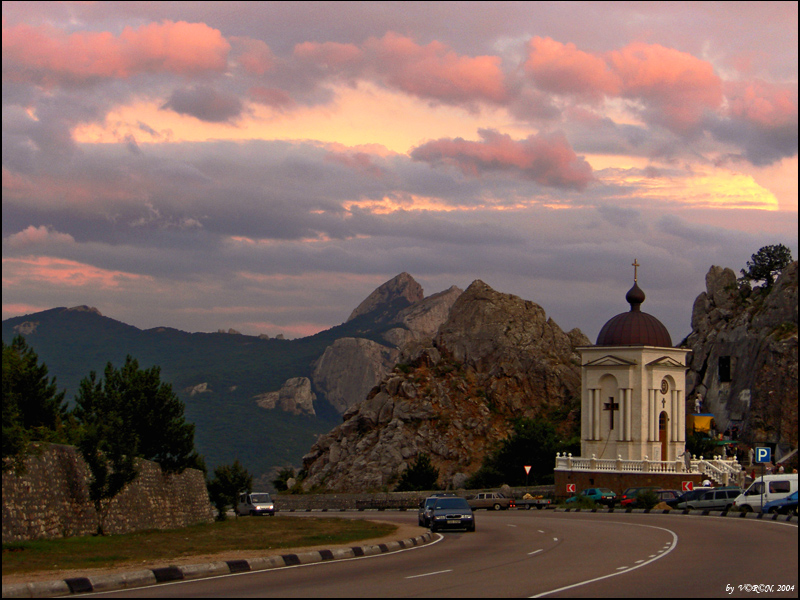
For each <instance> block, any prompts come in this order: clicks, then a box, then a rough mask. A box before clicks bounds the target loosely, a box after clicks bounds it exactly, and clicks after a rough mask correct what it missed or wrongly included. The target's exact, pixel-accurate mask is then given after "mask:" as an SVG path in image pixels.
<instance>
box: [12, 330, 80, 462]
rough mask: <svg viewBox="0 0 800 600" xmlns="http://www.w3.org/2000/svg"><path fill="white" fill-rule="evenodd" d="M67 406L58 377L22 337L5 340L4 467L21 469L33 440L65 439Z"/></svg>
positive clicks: (59, 440) (66, 434) (53, 440)
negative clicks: (57, 384) (40, 360)
mask: <svg viewBox="0 0 800 600" xmlns="http://www.w3.org/2000/svg"><path fill="white" fill-rule="evenodd" d="M67 423H68V417H67V406H66V403H65V402H64V392H63V391H61V392H59V391H58V389H57V386H56V379H55V377H53V378H52V380H51V379H50V378H49V377H48V376H47V366H46V365H45V364H44V363H42V364H41V365H40V364H39V357H38V356H37V354H36V352H34V351H33V349H32V348H30V347H29V346H28V345H27V343H26V342H25V339H24V338H23V337H22V336H19V335H18V336H16V337H14V339H13V340H12V342H11V344H10V345H6V344H5V342H3V458H4V459H5V458H10V459H12V460H9V461H6V460H4V461H3V470H7V469H10V468H12V466H13V467H14V468H15V469H16V470H19V469H21V465H22V459H23V457H24V455H25V453H26V452H27V450H28V443H29V442H31V441H47V442H65V441H67V439H68V435H69V431H68V427H67Z"/></svg>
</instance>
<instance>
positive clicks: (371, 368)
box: [312, 273, 462, 414]
mask: <svg viewBox="0 0 800 600" xmlns="http://www.w3.org/2000/svg"><path fill="white" fill-rule="evenodd" d="M461 293H462V292H461V290H460V289H459V288H457V287H455V286H453V287H451V288H450V289H448V290H445V291H444V292H440V293H438V294H433V295H431V296H428V297H427V298H425V297H423V290H422V286H420V285H419V284H418V283H417V282H416V281H415V280H414V279H413V278H412V277H411V275H409V274H408V273H401V274H400V275H398V276H397V277H395V278H393V279H391V280H389V281H387V282H386V283H384V284H383V285H381V286H380V287H379V288H378V289H376V290H375V291H374V292H373V293H372V294H370V295H369V297H368V298H367V299H366V300H365V301H364V302H362V303H361V304H360V305H359V307H358V308H357V309H356V310H354V311H353V313H352V315H351V316H350V319H348V321H352V320H353V319H355V318H357V317H364V318H368V317H369V318H372V319H374V320H375V321H378V322H381V323H383V326H384V328H387V330H386V331H385V332H384V333H383V334H382V336H381V337H382V338H383V340H384V341H385V342H386V343H385V344H382V343H379V342H376V341H373V340H369V339H366V338H340V339H338V340H336V342H334V343H333V344H332V345H331V346H329V347H328V348H326V349H325V352H324V353H323V355H322V356H321V357H320V358H319V359H318V360H317V362H316V363H315V365H314V374H313V376H312V377H313V382H314V389H315V390H316V391H317V393H318V394H320V395H321V396H324V397H325V398H326V399H327V401H328V402H329V403H330V404H331V405H332V406H333V407H334V408H335V409H336V410H337V411H339V413H342V414H343V413H344V412H345V411H346V410H347V409H348V408H350V407H351V406H353V405H354V404H356V403H357V402H360V401H362V400H363V399H364V398H365V397H366V395H367V393H368V392H369V391H370V390H371V389H372V388H373V387H374V386H375V385H377V384H378V382H380V381H381V379H383V377H384V376H385V375H386V374H387V373H389V371H391V369H392V367H394V365H395V364H396V363H397V361H398V359H399V357H400V353H401V351H402V349H403V348H406V347H407V346H408V345H409V344H413V343H430V340H431V338H432V337H433V335H434V334H435V333H436V331H437V330H438V329H439V326H440V325H441V324H442V323H444V321H445V320H446V319H447V315H448V314H449V313H450V308H451V307H452V306H453V303H454V302H455V301H456V299H457V298H458V297H459V296H460V295H461ZM409 303H410V304H409Z"/></svg>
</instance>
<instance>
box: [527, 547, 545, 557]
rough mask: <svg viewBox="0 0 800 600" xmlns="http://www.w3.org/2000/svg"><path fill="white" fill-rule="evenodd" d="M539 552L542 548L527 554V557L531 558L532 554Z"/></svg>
mask: <svg viewBox="0 0 800 600" xmlns="http://www.w3.org/2000/svg"><path fill="white" fill-rule="evenodd" d="M541 551H542V548H539V549H538V550H534V551H533V552H528V556H531V555H532V554H536V553H537V552H541Z"/></svg>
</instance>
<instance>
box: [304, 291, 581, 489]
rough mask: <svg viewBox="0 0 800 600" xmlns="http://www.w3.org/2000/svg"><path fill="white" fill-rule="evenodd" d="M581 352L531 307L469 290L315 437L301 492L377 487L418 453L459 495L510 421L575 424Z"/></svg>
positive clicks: (572, 336)
mask: <svg viewBox="0 0 800 600" xmlns="http://www.w3.org/2000/svg"><path fill="white" fill-rule="evenodd" d="M589 344H590V342H589V340H588V338H586V336H585V335H583V334H582V333H581V332H580V331H578V330H573V331H571V332H570V333H569V334H565V333H564V332H563V331H561V329H560V328H559V327H558V325H556V324H555V323H554V322H553V321H552V319H548V318H547V316H546V315H545V312H544V310H543V309H542V308H541V307H540V306H538V305H536V304H534V303H533V302H528V301H525V300H522V299H521V298H518V297H516V296H512V295H509V294H501V293H498V292H496V291H494V290H493V289H492V288H490V287H489V286H488V285H486V284H485V283H483V282H480V281H476V282H474V283H473V284H472V285H471V286H470V287H469V288H468V289H467V290H466V291H465V292H464V293H463V294H459V295H458V297H457V299H456V300H455V302H454V303H453V305H452V308H451V310H450V313H449V316H448V318H447V321H446V322H445V323H444V324H443V325H442V326H441V328H440V329H439V332H438V334H437V335H436V336H435V339H434V340H432V341H430V342H428V343H427V344H426V343H417V344H416V345H413V346H410V347H406V349H405V350H404V353H403V357H402V358H401V360H403V361H404V362H403V363H402V364H400V365H398V366H397V367H395V369H394V370H393V371H392V372H391V373H389V374H388V375H386V377H384V378H383V379H382V380H381V381H380V382H379V384H378V385H377V386H375V387H374V388H373V389H372V390H371V391H370V393H369V394H368V396H367V397H366V398H365V399H364V400H363V401H361V402H359V403H358V404H355V405H353V406H351V407H350V408H349V409H348V410H347V411H346V412H345V413H344V415H343V423H342V425H340V426H339V427H337V428H336V429H334V430H333V431H332V432H330V433H329V434H327V435H325V436H322V437H320V438H319V440H318V441H317V443H316V444H314V446H313V447H312V448H311V451H310V452H309V453H308V454H307V455H306V456H305V457H304V458H303V466H304V470H305V471H306V472H307V473H308V475H307V477H306V479H305V480H304V481H303V487H304V488H305V489H307V490H309V489H312V488H315V487H325V488H327V489H329V490H337V491H350V490H364V489H381V488H385V487H386V486H389V485H391V484H392V482H394V481H396V480H397V478H398V477H399V475H400V473H402V472H403V470H405V468H406V467H407V466H408V464H409V463H410V462H412V461H413V460H414V459H415V457H416V456H417V455H419V454H420V453H423V452H424V453H426V454H428V455H429V456H430V457H431V459H432V461H433V463H434V464H435V465H436V466H437V468H439V469H440V484H444V485H451V486H458V485H459V483H463V481H464V480H465V478H466V477H467V475H469V474H471V473H473V472H474V471H475V470H477V469H478V468H479V467H480V464H481V461H482V460H483V457H484V456H485V454H486V452H487V451H488V450H489V449H490V448H491V445H492V444H493V443H495V442H497V441H499V440H500V439H503V438H504V437H505V436H506V435H507V434H508V433H509V431H510V427H511V424H512V422H513V419H514V418H517V417H537V416H545V415H548V414H553V413H554V412H555V411H558V412H559V413H560V414H562V415H564V416H563V417H562V420H561V423H560V425H561V426H563V427H566V428H569V427H571V426H575V425H576V424H577V419H578V414H579V408H580V366H579V365H580V362H579V361H578V360H576V356H577V355H576V353H575V347H576V346H578V345H589Z"/></svg>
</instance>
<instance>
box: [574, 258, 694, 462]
mask: <svg viewBox="0 0 800 600" xmlns="http://www.w3.org/2000/svg"><path fill="white" fill-rule="evenodd" d="M639 266H640V265H639V264H638V262H637V261H635V260H634V262H633V267H634V277H633V281H634V282H633V287H632V288H631V289H630V290H629V291H628V293H627V294H626V296H625V300H626V301H627V302H628V303H629V304H630V307H631V308H630V311H628V312H625V313H622V314H619V315H617V316H615V317H613V318H612V319H610V320H609V321H608V322H607V323H606V324H605V325H604V326H603V328H602V329H601V330H600V334H599V335H598V337H597V343H596V345H594V346H587V347H582V348H579V349H578V350H579V351H580V353H581V380H582V386H581V456H582V457H584V458H589V457H593V458H595V459H600V460H603V459H605V460H614V459H618V458H621V459H623V460H637V461H641V460H650V461H674V460H676V459H679V458H680V457H681V455H682V454H683V452H684V447H685V442H686V437H685V435H686V433H685V432H686V424H685V420H686V410H685V401H686V398H685V392H686V379H685V373H686V355H687V354H688V353H689V350H686V349H682V348H674V347H673V346H672V340H671V339H670V335H669V332H668V331H667V328H666V327H664V325H663V324H662V323H661V322H660V321H659V320H658V319H657V318H655V317H654V316H652V315H649V314H647V313H645V312H642V310H641V305H642V303H643V302H644V300H645V294H644V292H643V291H642V290H641V288H640V287H639V285H638V267H639Z"/></svg>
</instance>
